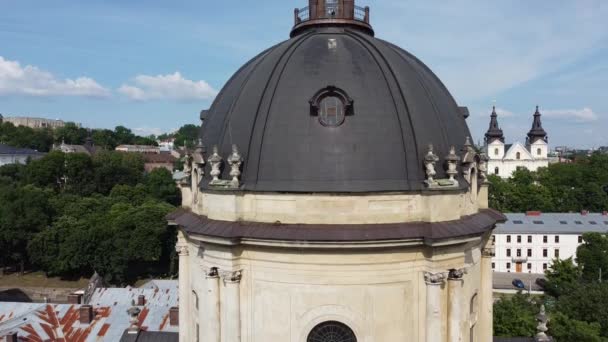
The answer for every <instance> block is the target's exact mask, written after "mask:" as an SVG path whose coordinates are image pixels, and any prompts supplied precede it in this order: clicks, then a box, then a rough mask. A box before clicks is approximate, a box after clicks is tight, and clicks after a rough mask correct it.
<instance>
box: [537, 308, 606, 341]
mask: <svg viewBox="0 0 608 342" xmlns="http://www.w3.org/2000/svg"><path fill="white" fill-rule="evenodd" d="M549 331H550V334H551V337H553V338H554V339H555V340H556V341H576V342H602V338H601V337H600V331H601V325H600V324H599V323H597V322H594V323H587V322H583V321H578V320H575V319H572V318H570V317H568V316H567V315H565V314H563V313H561V312H556V313H554V314H553V315H551V320H550V321H549Z"/></svg>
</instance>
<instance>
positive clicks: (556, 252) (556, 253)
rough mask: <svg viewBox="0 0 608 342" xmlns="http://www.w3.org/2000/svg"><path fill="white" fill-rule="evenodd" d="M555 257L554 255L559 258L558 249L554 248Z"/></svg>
mask: <svg viewBox="0 0 608 342" xmlns="http://www.w3.org/2000/svg"><path fill="white" fill-rule="evenodd" d="M555 257H556V258H559V249H556V250H555Z"/></svg>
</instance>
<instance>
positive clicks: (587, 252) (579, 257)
mask: <svg viewBox="0 0 608 342" xmlns="http://www.w3.org/2000/svg"><path fill="white" fill-rule="evenodd" d="M576 262H577V263H578V264H579V265H580V266H581V268H582V270H583V272H582V276H583V279H584V280H585V281H587V282H593V281H599V277H600V269H601V270H603V271H604V272H606V271H607V270H608V237H606V235H604V234H600V233H585V234H583V244H582V245H580V246H578V248H577V249H576Z"/></svg>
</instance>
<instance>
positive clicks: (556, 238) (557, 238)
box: [555, 235, 559, 243]
mask: <svg viewBox="0 0 608 342" xmlns="http://www.w3.org/2000/svg"><path fill="white" fill-rule="evenodd" d="M555 243H559V235H555Z"/></svg>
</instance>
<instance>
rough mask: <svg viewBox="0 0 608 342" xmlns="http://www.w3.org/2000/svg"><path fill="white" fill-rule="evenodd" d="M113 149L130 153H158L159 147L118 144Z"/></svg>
mask: <svg viewBox="0 0 608 342" xmlns="http://www.w3.org/2000/svg"><path fill="white" fill-rule="evenodd" d="M115 150H116V151H119V152H131V153H156V154H158V153H160V147H158V146H152V145H118V146H116V148H115Z"/></svg>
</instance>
